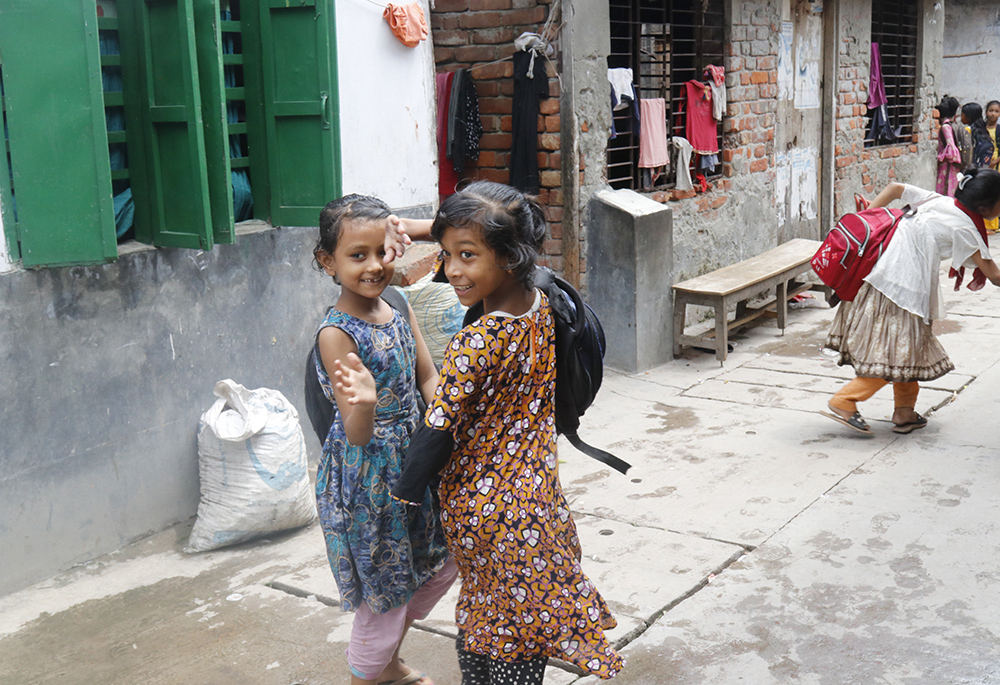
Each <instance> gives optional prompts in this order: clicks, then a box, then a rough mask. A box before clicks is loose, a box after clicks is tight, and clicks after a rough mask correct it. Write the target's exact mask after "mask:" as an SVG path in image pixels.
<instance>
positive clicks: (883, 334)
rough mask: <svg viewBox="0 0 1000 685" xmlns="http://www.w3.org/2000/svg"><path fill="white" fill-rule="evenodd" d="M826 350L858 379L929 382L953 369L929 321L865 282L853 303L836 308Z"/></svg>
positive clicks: (846, 303) (841, 304) (845, 303)
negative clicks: (898, 304) (838, 357)
mask: <svg viewBox="0 0 1000 685" xmlns="http://www.w3.org/2000/svg"><path fill="white" fill-rule="evenodd" d="M825 346H826V347H829V348H830V349H832V350H837V351H838V352H840V360H839V361H838V362H837V363H838V364H839V365H841V366H847V365H849V366H853V367H854V372H855V373H856V374H857V375H859V376H863V377H866V378H884V379H885V380H887V381H891V382H893V383H906V382H909V381H929V380H933V379H935V378H940V377H941V376H943V375H945V374H946V373H948V372H949V371H951V370H953V369H954V368H955V365H954V364H952V363H951V359H949V358H948V353H947V352H945V350H944V347H942V345H941V343H940V342H939V341H938V339H937V337H935V335H934V333H933V332H932V331H931V325H930V324H929V323H925V322H924V320H923V319H922V318H921V317H919V316H917V315H916V314H913V313H912V312H908V311H906V310H905V309H902V308H901V307H899V306H897V305H896V304H895V303H894V302H893V301H892V300H890V299H889V298H888V297H886V296H885V295H883V294H882V293H880V292H879V291H878V290H876V289H875V288H873V287H871V286H870V285H869V284H868V283H867V282H866V283H863V284H862V285H861V289H860V290H858V294H857V296H856V297H855V298H854V301H853V302H841V303H840V304H839V305H838V309H837V314H836V316H835V317H834V319H833V325H832V326H831V327H830V334H829V335H828V336H827V338H826V343H825Z"/></svg>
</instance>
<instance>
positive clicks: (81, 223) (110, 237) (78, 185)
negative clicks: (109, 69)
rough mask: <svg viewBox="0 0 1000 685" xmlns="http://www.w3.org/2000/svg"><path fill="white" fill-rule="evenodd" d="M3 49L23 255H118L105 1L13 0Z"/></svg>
mask: <svg viewBox="0 0 1000 685" xmlns="http://www.w3.org/2000/svg"><path fill="white" fill-rule="evenodd" d="M43 46H58V49H50V48H45V47H43ZM0 55H2V59H3V80H4V90H5V100H6V106H7V126H8V132H9V137H10V141H9V145H10V156H11V168H12V170H13V175H14V193H15V198H14V202H16V204H17V217H18V221H17V223H18V233H19V236H20V244H21V255H20V256H21V261H22V264H23V265H24V266H26V267H34V266H56V265H68V264H93V263H102V262H108V261H112V260H114V259H115V258H116V257H117V253H118V251H117V243H116V239H115V214H114V207H113V204H112V201H111V192H112V191H111V167H110V162H109V156H108V137H107V131H106V130H105V115H104V100H103V96H102V85H101V61H100V49H99V45H98V28H97V6H96V4H95V3H92V2H91V3H87V2H80V1H79V0H45V1H44V2H39V0H4V2H3V3H0ZM4 180H5V182H6V179H4ZM9 209H10V208H5V212H6V213H7V214H8V215H12V214H13V212H8V211H7V210H9ZM7 229H8V230H9V229H10V226H9V225H8V226H7ZM15 256H16V255H15Z"/></svg>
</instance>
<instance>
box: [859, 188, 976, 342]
mask: <svg viewBox="0 0 1000 685" xmlns="http://www.w3.org/2000/svg"><path fill="white" fill-rule="evenodd" d="M900 199H901V201H902V203H903V204H908V205H910V206H917V205H918V204H919V207H917V212H916V214H915V215H913V216H911V217H906V218H904V219H903V220H902V221H900V223H899V227H898V228H897V229H896V233H895V235H893V237H892V240H891V241H890V242H889V246H888V247H887V248H886V250H885V254H883V255H882V257H881V258H880V259H879V260H878V262H876V263H875V268H874V269H872V271H871V273H870V274H868V276H867V277H866V278H865V280H866V281H867V282H868V283H870V284H871V285H872V287H873V288H875V289H876V290H878V291H879V292H880V293H882V294H883V295H885V296H886V297H888V298H889V299H890V300H892V301H893V302H894V303H895V304H896V305H897V306H899V307H901V308H903V309H905V310H906V311H908V312H912V313H913V314H916V315H917V316H919V317H921V318H922V319H923V320H924V321H926V322H928V323H929V322H931V321H934V320H937V319H942V318H944V315H945V307H944V301H943V300H942V298H941V287H940V283H939V278H938V273H939V271H940V269H941V261H942V260H945V259H949V258H950V259H951V266H952V267H953V268H955V269H958V268H959V267H963V266H964V267H966V268H970V269H974V268H975V267H976V263H975V261H974V260H973V255H975V254H976V252H978V253H979V254H980V255H981V256H982V257H983V259H992V258H991V257H990V249H989V247H988V246H987V245H986V243H985V242H984V241H983V238H982V236H980V235H979V231H978V230H977V229H976V225H975V224H974V223H973V221H972V219H970V218H969V216H968V215H967V214H966V213H965V212H963V211H962V210H961V209H959V208H958V207H956V206H955V200H954V199H953V198H950V197H946V196H944V195H939V194H937V193H935V192H932V191H930V190H924V189H923V188H918V187H916V186H911V185H905V186H904V189H903V195H902V197H901V198H900ZM968 278H971V274H969V275H968Z"/></svg>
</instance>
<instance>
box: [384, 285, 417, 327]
mask: <svg viewBox="0 0 1000 685" xmlns="http://www.w3.org/2000/svg"><path fill="white" fill-rule="evenodd" d="M382 299H383V300H385V302H386V304H388V305H389V306H390V307H392V308H393V309H395V310H396V311H397V312H399V313H400V314H402V315H403V319H404V320H405V321H406V322H407V323H409V321H410V305H409V303H407V301H406V297H404V296H403V293H401V292H399V291H398V290H396V288H395V287H393V286H391V285H390V286H386V289H385V290H383V291H382Z"/></svg>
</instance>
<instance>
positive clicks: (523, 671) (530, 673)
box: [456, 633, 549, 685]
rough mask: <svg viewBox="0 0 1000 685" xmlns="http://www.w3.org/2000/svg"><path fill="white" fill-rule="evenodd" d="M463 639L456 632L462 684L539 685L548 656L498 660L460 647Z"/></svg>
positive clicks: (463, 642) (463, 641)
mask: <svg viewBox="0 0 1000 685" xmlns="http://www.w3.org/2000/svg"><path fill="white" fill-rule="evenodd" d="M463 644H465V639H464V637H463V635H462V634H461V633H459V634H458V641H457V644H456V647H457V649H458V667H459V668H460V669H461V670H462V685H541V683H542V679H543V678H544V677H545V665H546V664H547V663H548V661H549V659H548V657H544V656H543V657H540V658H538V659H532V660H531V661H498V660H496V659H491V658H489V657H488V656H483V655H482V654H474V653H472V652H467V651H465V650H464V649H463V648H462V645H463Z"/></svg>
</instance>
